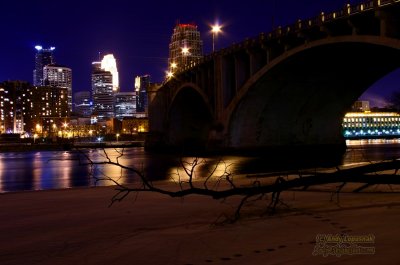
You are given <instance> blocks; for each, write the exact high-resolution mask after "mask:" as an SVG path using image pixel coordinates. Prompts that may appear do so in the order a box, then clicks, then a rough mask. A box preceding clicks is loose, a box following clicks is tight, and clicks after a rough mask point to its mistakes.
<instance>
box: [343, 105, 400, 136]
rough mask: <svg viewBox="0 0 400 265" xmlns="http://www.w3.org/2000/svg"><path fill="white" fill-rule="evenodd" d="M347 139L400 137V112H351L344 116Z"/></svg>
mask: <svg viewBox="0 0 400 265" xmlns="http://www.w3.org/2000/svg"><path fill="white" fill-rule="evenodd" d="M343 136H344V137H345V138H346V139H362V138H366V139H368V138H397V137H400V114H398V113H396V112H369V111H366V112H349V113H347V114H346V115H345V117H344V118H343Z"/></svg>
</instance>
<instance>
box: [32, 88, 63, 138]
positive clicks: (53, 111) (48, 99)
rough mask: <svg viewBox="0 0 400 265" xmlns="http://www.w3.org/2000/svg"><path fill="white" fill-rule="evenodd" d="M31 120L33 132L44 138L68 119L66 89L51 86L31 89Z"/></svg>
mask: <svg viewBox="0 0 400 265" xmlns="http://www.w3.org/2000/svg"><path fill="white" fill-rule="evenodd" d="M31 101H32V110H31V120H32V122H33V126H32V127H34V132H35V133H37V134H39V135H40V136H43V137H46V136H50V135H55V133H56V131H57V130H58V129H60V128H61V126H63V124H64V123H65V122H66V121H67V120H68V119H69V106H68V89H67V88H61V87H51V86H36V87H32V89H31Z"/></svg>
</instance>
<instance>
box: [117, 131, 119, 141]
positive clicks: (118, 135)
mask: <svg viewBox="0 0 400 265" xmlns="http://www.w3.org/2000/svg"><path fill="white" fill-rule="evenodd" d="M116 136H117V142H118V138H119V133H117V134H116Z"/></svg>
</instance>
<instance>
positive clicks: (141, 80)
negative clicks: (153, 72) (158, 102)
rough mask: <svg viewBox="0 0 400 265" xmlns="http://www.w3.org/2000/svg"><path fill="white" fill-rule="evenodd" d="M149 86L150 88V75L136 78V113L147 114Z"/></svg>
mask: <svg viewBox="0 0 400 265" xmlns="http://www.w3.org/2000/svg"><path fill="white" fill-rule="evenodd" d="M149 86H150V75H143V76H137V77H136V78H135V93H136V113H139V114H146V113H147V108H148V100H147V92H148V89H149ZM142 116H143V115H142ZM145 116H146V115H145Z"/></svg>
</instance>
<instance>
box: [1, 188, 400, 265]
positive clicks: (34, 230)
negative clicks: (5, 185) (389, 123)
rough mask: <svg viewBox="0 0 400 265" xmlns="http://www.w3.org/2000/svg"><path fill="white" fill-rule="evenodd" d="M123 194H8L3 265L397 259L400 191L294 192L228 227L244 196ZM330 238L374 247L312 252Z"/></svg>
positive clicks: (247, 211)
mask: <svg viewBox="0 0 400 265" xmlns="http://www.w3.org/2000/svg"><path fill="white" fill-rule="evenodd" d="M170 185H171V184H170V183H165V182H164V183H160V186H163V187H170ZM387 189H388V188H387ZM385 190H386V188H385ZM114 194H115V191H114V187H112V186H108V187H94V188H73V189H61V190H42V191H40V192H33V191H28V192H15V193H6V194H1V195H0V200H1V204H0V219H1V220H2V221H1V222H2V225H1V226H0V234H1V235H2V241H1V243H0V249H1V253H2V264H5V265H20V264H41V265H50V264H51V265H53V264H59V265H64V264H65V265H67V264H83V263H84V264H96V265H97V264H104V265H106V264H107V265H109V264H114V263H115V264H116V263H118V264H121V265H125V264H126V265H128V264H132V262H134V263H135V264H141V265H146V264H149V265H150V264H167V265H180V264H182V265H185V264H209V263H210V262H212V264H265V262H266V261H268V264H325V263H329V264H331V263H340V264H361V263H363V264H376V263H378V262H379V263H384V264H397V262H398V250H397V246H398V245H399V244H400V233H399V232H397V230H393V228H395V227H397V226H398V222H399V221H400V196H398V193H396V194H394V193H381V194H378V193H360V194H354V193H342V194H340V205H338V204H336V203H335V202H332V201H331V200H330V199H331V195H330V193H329V192H327V191H322V192H321V191H287V192H284V193H282V195H281V196H282V200H283V201H284V203H285V205H280V206H279V208H278V211H277V213H276V214H275V215H272V216H270V215H261V214H262V213H263V212H264V211H265V206H266V201H254V202H253V203H251V204H249V205H247V206H246V207H245V208H244V209H243V212H242V218H241V219H240V220H239V221H238V222H236V223H234V224H224V225H217V224H216V221H218V220H219V221H221V220H222V218H223V215H227V216H229V215H232V214H233V213H234V211H235V207H236V206H237V203H238V202H239V199H240V198H237V197H235V198H230V199H228V200H227V201H226V202H224V203H221V201H216V200H213V199H211V198H207V197H204V196H203V197H202V196H197V195H194V196H188V197H186V198H184V199H179V198H170V197H168V196H165V195H161V194H157V193H140V194H139V195H138V197H135V196H132V195H130V196H128V197H127V198H125V199H124V200H123V201H122V202H121V203H115V204H114V205H113V206H112V207H109V204H110V199H111V197H112V196H113V195H114ZM288 206H289V207H290V208H287V207H288ZM329 234H332V235H341V234H347V235H354V236H357V235H361V236H365V235H373V236H374V238H375V241H374V242H373V243H372V244H370V245H368V246H370V247H373V248H374V250H375V253H374V254H373V255H342V256H340V257H337V256H332V255H329V256H327V257H323V256H322V255H319V254H318V255H313V252H314V250H315V248H316V246H317V244H316V240H317V236H318V235H329ZM314 254H315V253H314Z"/></svg>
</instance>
